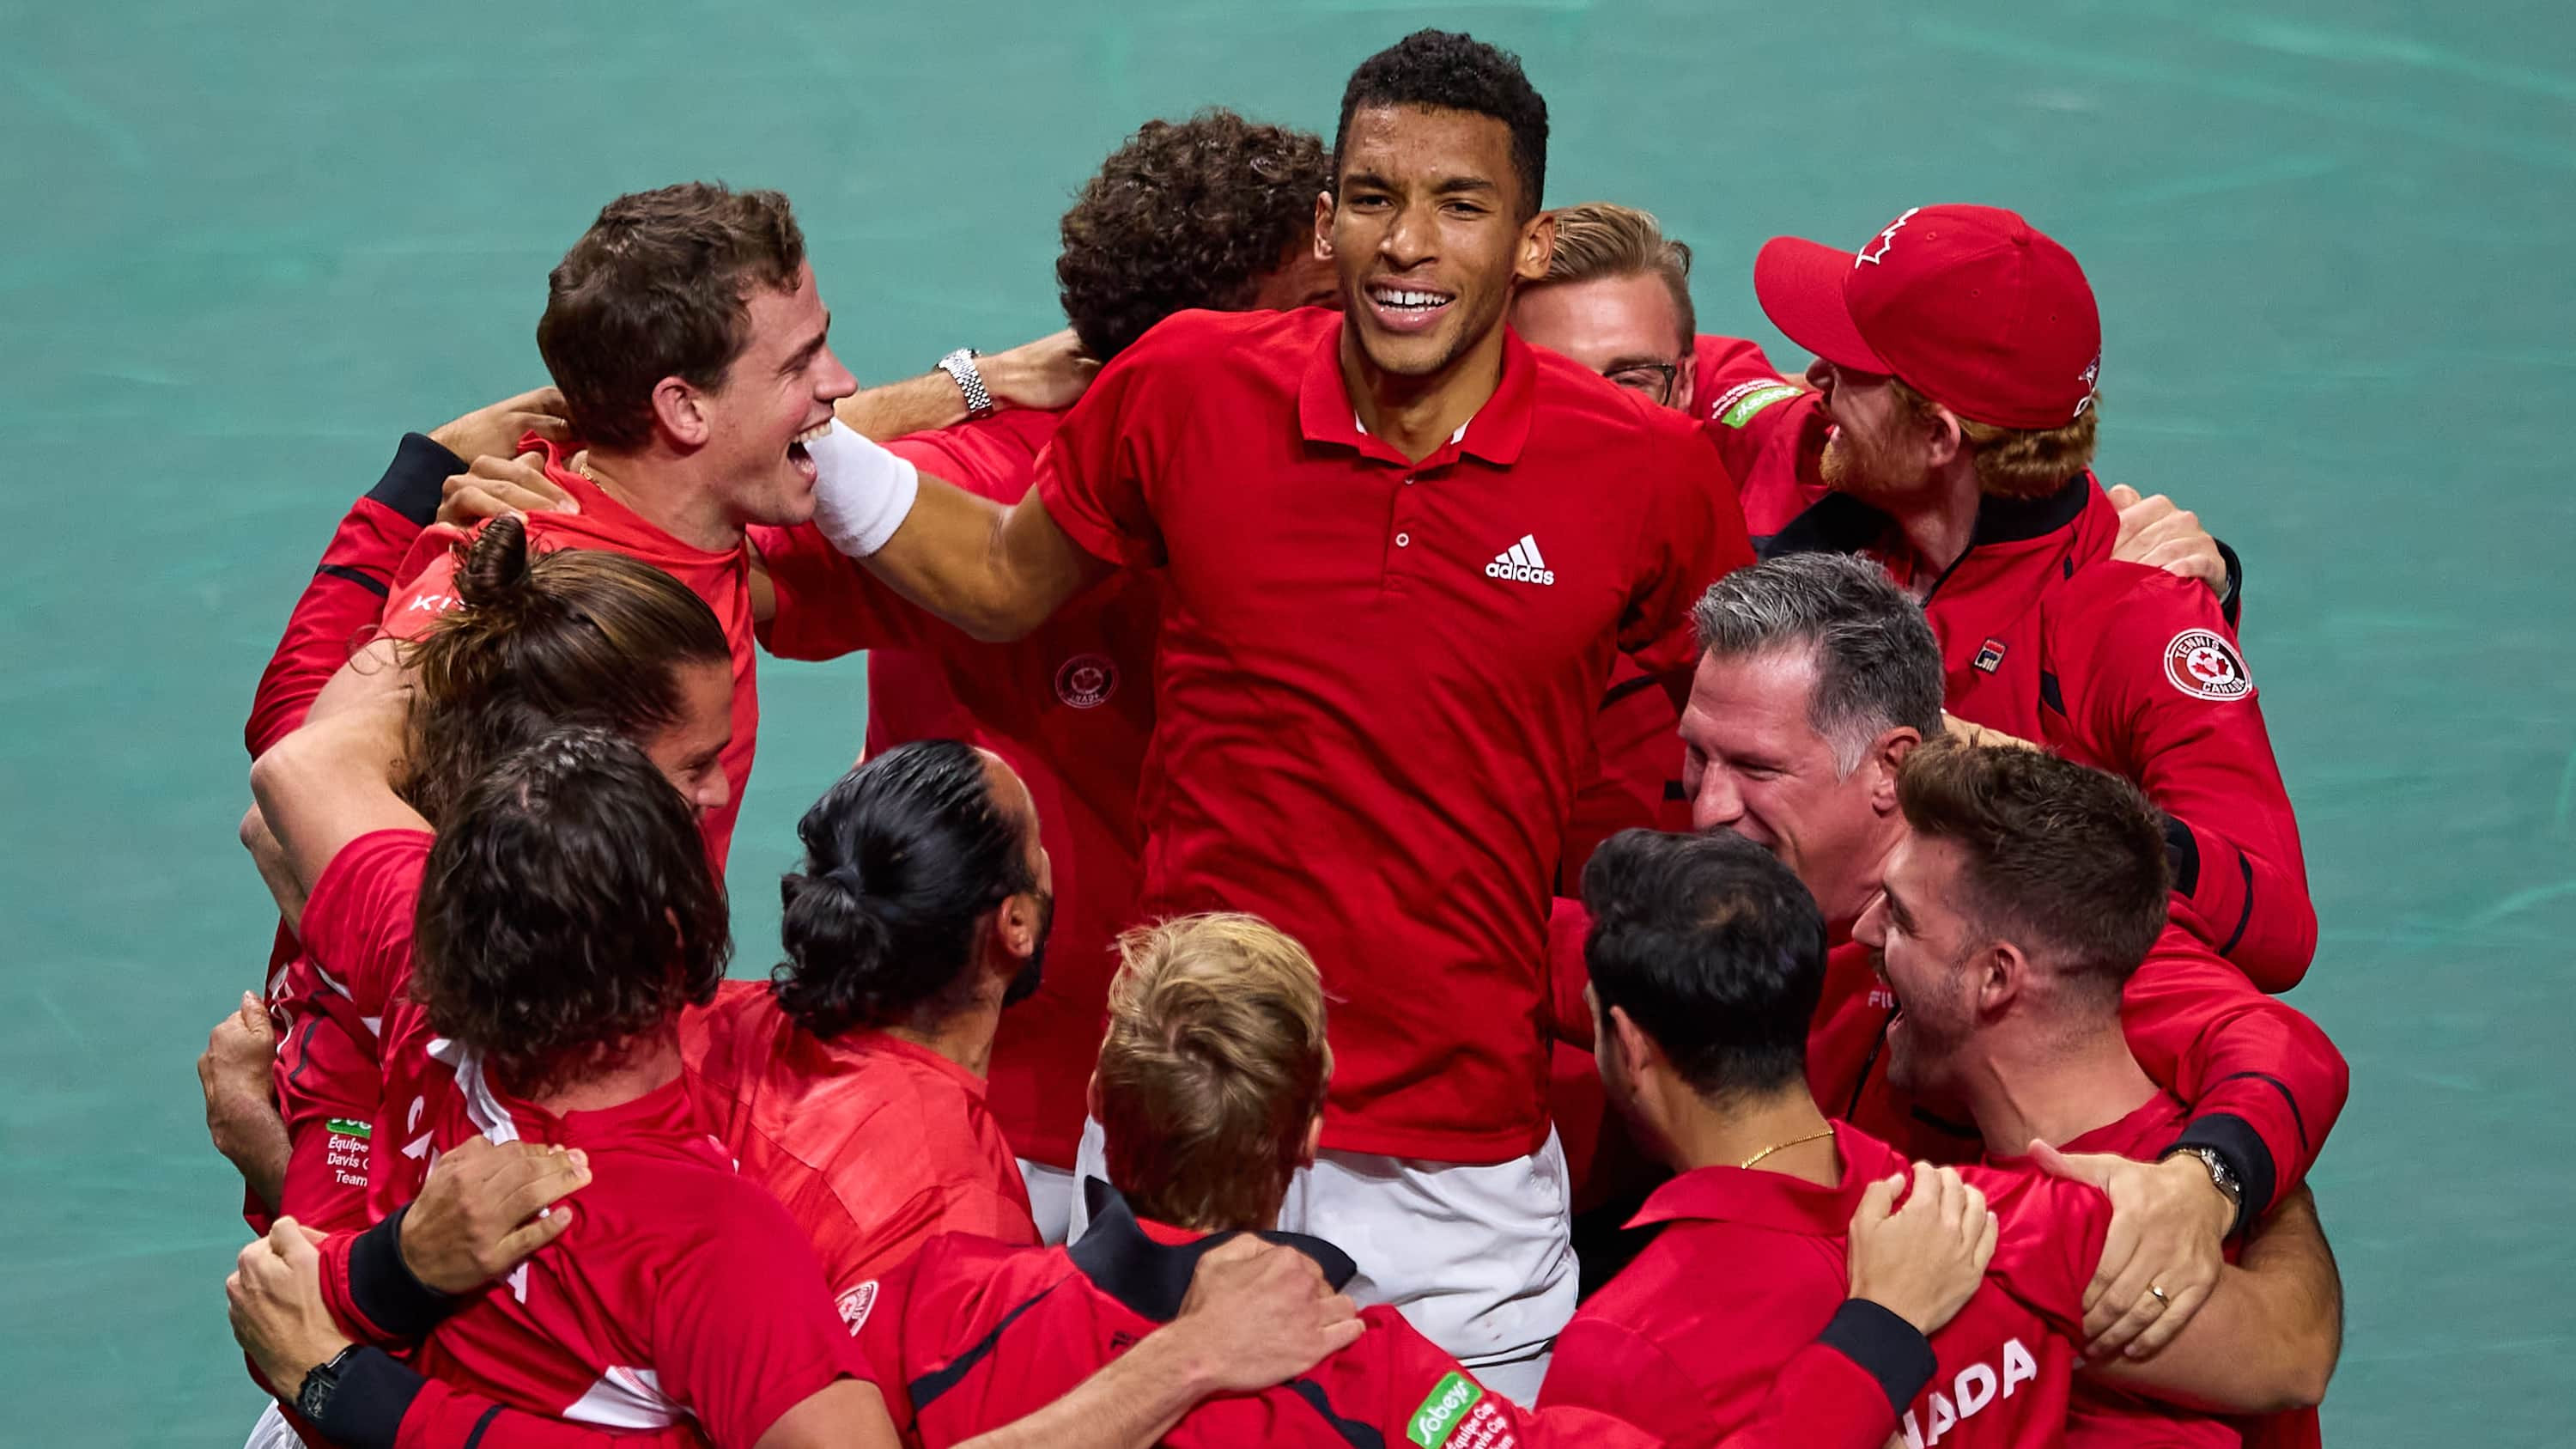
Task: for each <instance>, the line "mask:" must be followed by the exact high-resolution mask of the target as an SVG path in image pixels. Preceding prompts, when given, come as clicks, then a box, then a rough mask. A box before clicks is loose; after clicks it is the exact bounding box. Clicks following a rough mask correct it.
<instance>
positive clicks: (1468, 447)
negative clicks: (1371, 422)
mask: <svg viewBox="0 0 2576 1449" xmlns="http://www.w3.org/2000/svg"><path fill="white" fill-rule="evenodd" d="M1349 325H1350V323H1349V321H1348V320H1347V319H1342V320H1339V321H1337V322H1336V324H1335V325H1334V326H1330V327H1326V328H1324V329H1323V334H1322V336H1320V337H1319V338H1317V339H1316V343H1315V350H1314V352H1313V353H1312V354H1311V355H1309V356H1308V358H1307V359H1306V376H1305V378H1304V380H1303V381H1302V382H1301V383H1300V384H1299V385H1298V389H1297V422H1298V426H1299V428H1300V430H1301V431H1302V432H1304V434H1305V435H1306V440H1307V441H1308V442H1311V443H1334V444H1338V445H1340V446H1342V447H1345V448H1351V449H1355V450H1357V451H1358V452H1359V453H1360V454H1361V455H1362V456H1364V457H1369V458H1375V459H1377V460H1378V461H1380V462H1384V463H1393V464H1395V465H1396V466H1398V467H1401V468H1415V469H1423V468H1438V467H1442V466H1444V465H1446V464H1449V463H1454V462H1456V461H1457V460H1458V455H1459V454H1461V453H1473V454H1475V455H1476V456H1477V457H1479V458H1482V459H1484V460H1485V461H1486V462H1488V463H1491V464H1493V465H1494V466H1495V467H1497V468H1508V467H1510V466H1511V465H1512V464H1514V463H1517V462H1519V461H1520V456H1521V447H1522V445H1523V444H1525V443H1527V442H1528V441H1529V432H1530V407H1531V403H1532V400H1533V398H1534V396H1535V394H1536V392H1537V386H1536V384H1537V373H1538V361H1537V359H1536V358H1534V357H1532V356H1531V355H1530V349H1529V344H1528V343H1526V342H1523V341H1521V338H1520V334H1519V333H1517V332H1514V331H1513V330H1512V329H1511V328H1510V327H1508V326H1507V327H1505V328H1504V329H1503V375H1502V379H1501V380H1500V381H1499V382H1497V383H1495V384H1494V395H1493V396H1492V397H1489V398H1487V399H1485V405H1484V406H1483V407H1480V408H1478V409H1477V410H1476V415H1475V416H1474V417H1472V418H1469V419H1468V420H1467V422H1466V424H1465V426H1463V427H1461V428H1459V429H1458V431H1457V432H1456V433H1454V434H1452V435H1451V436H1450V438H1449V441H1448V442H1446V443H1443V444H1441V445H1440V447H1439V448H1438V450H1436V451H1435V452H1433V453H1432V454H1431V456H1429V457H1427V458H1424V459H1423V460H1421V461H1420V462H1418V463H1417V462H1415V461H1414V460H1412V459H1410V458H1407V457H1405V456H1404V455H1403V454H1402V453H1399V452H1397V451H1396V450H1395V449H1394V448H1393V447H1391V446H1390V445H1388V443H1387V442H1386V440H1385V439H1383V438H1379V437H1376V436H1374V435H1372V434H1370V433H1369V432H1368V431H1366V430H1365V429H1363V428H1362V427H1361V426H1360V419H1359V414H1358V413H1357V412H1356V411H1355V410H1353V408H1352V407H1351V396H1350V390H1349V389H1348V388H1347V387H1345V386H1343V383H1342V329H1343V328H1344V327H1347V326H1349Z"/></svg>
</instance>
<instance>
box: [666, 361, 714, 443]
mask: <svg viewBox="0 0 2576 1449" xmlns="http://www.w3.org/2000/svg"><path fill="white" fill-rule="evenodd" d="M653 421H654V422H655V423H657V424H659V425H660V426H661V429H662V431H663V432H665V433H668V434H669V435H670V437H671V441H672V442H674V443H677V444H679V445H680V446H681V447H683V448H703V447H705V446H706V445H707V440H708V439H710V438H712V437H714V436H715V428H714V426H713V425H712V424H711V423H710V422H709V421H708V419H707V410H706V394H704V393H702V392H700V391H698V389H697V388H696V387H694V386H692V385H691V384H689V383H688V382H687V381H686V380H684V379H681V378H677V377H666V378H664V379H662V380H661V381H660V382H657V383H655V384H653Z"/></svg>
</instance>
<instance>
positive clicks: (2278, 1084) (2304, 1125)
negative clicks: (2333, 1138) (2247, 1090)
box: [2209, 1072, 2317, 1153]
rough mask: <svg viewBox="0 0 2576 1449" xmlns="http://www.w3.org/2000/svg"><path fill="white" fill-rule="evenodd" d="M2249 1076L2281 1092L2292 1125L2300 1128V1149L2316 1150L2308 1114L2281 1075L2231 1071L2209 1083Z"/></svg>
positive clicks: (2303, 1150) (2213, 1084)
mask: <svg viewBox="0 0 2576 1449" xmlns="http://www.w3.org/2000/svg"><path fill="white" fill-rule="evenodd" d="M2247 1077H2251V1078H2253V1079H2254V1080H2255V1081H2258V1082H2268V1083H2270V1084H2271V1086H2272V1090H2273V1091H2275V1092H2278V1093H2280V1094H2281V1100H2282V1101H2283V1102H2286V1103H2288V1104H2289V1108H2290V1125H2291V1126H2292V1127H2293V1128H2296V1129H2297V1130H2298V1134H2299V1151H2300V1152H2302V1153H2310V1152H2314V1151H2316V1150H2317V1149H2316V1145H2315V1144H2314V1143H2311V1142H2310V1141H2308V1117H2307V1114H2306V1113H2304V1112H2302V1111H2300V1110H2299V1099H2298V1097H2297V1095H2296V1094H2294V1093H2292V1092H2291V1091H2290V1084H2289V1083H2287V1082H2285V1081H2282V1080H2281V1079H2280V1078H2279V1077H2276V1076H2273V1075H2272V1074H2271V1073H2270V1072H2230V1073H2228V1074H2227V1075H2226V1076H2223V1077H2221V1078H2219V1079H2218V1081H2217V1082H2212V1083H2210V1084H2209V1085H2210V1086H2212V1087H2215V1086H2217V1085H2218V1084H2219V1082H2234V1081H2239V1080H2242V1079H2244V1078H2247Z"/></svg>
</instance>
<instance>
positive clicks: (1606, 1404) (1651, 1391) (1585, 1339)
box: [1538, 1314, 1895, 1449]
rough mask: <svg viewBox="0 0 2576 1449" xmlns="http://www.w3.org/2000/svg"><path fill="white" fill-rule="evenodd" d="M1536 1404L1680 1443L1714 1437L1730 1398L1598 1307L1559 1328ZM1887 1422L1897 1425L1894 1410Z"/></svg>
mask: <svg viewBox="0 0 2576 1449" xmlns="http://www.w3.org/2000/svg"><path fill="white" fill-rule="evenodd" d="M1538 1407H1539V1409H1540V1410H1541V1411H1542V1412H1546V1411H1553V1410H1561V1409H1590V1410H1593V1411H1595V1412H1598V1413H1603V1414H1609V1415H1612V1416H1613V1417H1615V1418H1618V1419H1620V1420H1621V1421H1623V1422H1625V1423H1630V1424H1634V1425H1636V1426H1637V1427H1638V1428H1641V1429H1644V1430H1645V1431H1647V1432H1648V1433H1649V1434H1652V1435H1654V1436H1655V1437H1656V1438H1658V1439H1660V1440H1662V1441H1663V1442H1664V1443H1666V1444H1670V1445H1673V1446H1675V1449H1680V1446H1684V1445H1705V1444H1714V1443H1716V1442H1717V1441H1718V1436H1719V1434H1720V1432H1721V1427H1722V1423H1723V1419H1724V1412H1725V1409H1726V1407H1727V1406H1725V1405H1723V1404H1718V1403H1713V1402H1711V1401H1710V1400H1709V1399H1708V1398H1707V1397H1705V1396H1703V1394H1702V1393H1701V1391H1700V1386H1699V1384H1698V1383H1697V1382H1696V1381H1695V1380H1694V1378H1693V1377H1692V1375H1691V1374H1689V1373H1687V1372H1685V1371H1683V1369H1682V1366H1681V1365H1680V1364H1677V1363H1675V1362H1673V1360H1672V1358H1671V1356H1670V1355H1668V1354H1666V1353H1665V1352H1664V1351H1663V1349H1662V1348H1661V1347H1659V1346H1657V1345H1656V1344H1655V1342H1654V1341H1653V1340H1651V1339H1649V1338H1647V1337H1645V1336H1644V1335H1642V1334H1639V1333H1637V1332H1635V1331H1633V1330H1631V1329H1629V1328H1627V1327H1625V1326H1623V1325H1621V1324H1617V1323H1613V1322H1611V1321H1609V1320H1608V1319H1607V1318H1604V1317H1601V1316H1600V1315H1598V1314H1577V1315H1575V1318H1574V1321H1573V1322H1571V1323H1569V1324H1567V1325H1566V1326H1565V1331H1564V1332H1563V1333H1560V1334H1558V1335H1557V1338H1556V1356H1555V1357H1554V1358H1553V1359H1551V1360H1549V1362H1548V1366H1547V1379H1546V1381H1545V1382H1544V1383H1542V1384H1541V1385H1540V1386H1539V1392H1538ZM1888 1423H1889V1428H1890V1429H1893V1428H1894V1427H1895V1420H1894V1418H1893V1417H1892V1416H1891V1417H1890V1419H1889V1421H1888ZM1880 1437H1881V1438H1882V1439H1884V1438H1885V1435H1881V1436H1880Z"/></svg>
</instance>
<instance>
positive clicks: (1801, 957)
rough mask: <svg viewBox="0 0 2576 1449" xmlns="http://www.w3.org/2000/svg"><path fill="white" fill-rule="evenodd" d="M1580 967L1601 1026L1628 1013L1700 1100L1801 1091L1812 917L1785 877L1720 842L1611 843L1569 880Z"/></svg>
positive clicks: (1659, 837) (1819, 921)
mask: <svg viewBox="0 0 2576 1449" xmlns="http://www.w3.org/2000/svg"><path fill="white" fill-rule="evenodd" d="M1583 903H1584V905H1585V906H1586V907H1587V908H1588V909H1589V910H1590V911H1591V913H1592V930H1591V933H1590V934H1589V935H1588V936H1586V937H1585V938H1584V943H1583V959H1584V963H1585V965H1586V966H1587V967H1588V968H1589V969H1590V971H1591V973H1592V994H1593V996H1594V997H1595V998H1596V999H1597V1000H1599V1002H1600V1003H1601V1011H1602V1014H1603V1016H1604V1017H1605V1018H1606V1017H1607V1016H1608V1014H1609V1012H1610V1009H1611V1008H1612V1007H1617V1008H1619V1009H1620V1010H1622V1011H1625V1012H1626V1013H1627V1014H1628V1019H1629V1020H1630V1021H1632V1022H1635V1023H1636V1025H1637V1029H1638V1030H1639V1031H1641V1032H1644V1033H1645V1034H1646V1035H1647V1036H1648V1037H1650V1038H1652V1039H1653V1041H1654V1042H1655V1044H1656V1045H1657V1046H1659V1047H1661V1048H1663V1051H1664V1055H1665V1056H1666V1057H1668V1058H1670V1059H1671V1061H1672V1064H1673V1070H1675V1071H1676V1072H1678V1073H1680V1074H1681V1078H1682V1080H1683V1081H1685V1082H1688V1083H1689V1084H1690V1085H1691V1089H1692V1090H1693V1091H1696V1092H1698V1093H1699V1094H1700V1095H1701V1096H1702V1097H1704V1098H1707V1099H1708V1100H1710V1101H1723V1100H1730V1099H1741V1098H1746V1097H1761V1096H1767V1095H1769V1094H1771V1093H1773V1092H1777V1091H1781V1090H1784V1089H1786V1088H1788V1087H1790V1086H1792V1085H1794V1084H1798V1083H1802V1082H1804V1081H1805V1080H1806V1071H1807V1030H1808V1026H1809V1023H1810V1019H1811V1018H1813V1017H1814V1015H1815V1013H1816V1002H1817V1000H1818V998H1819V997H1821V996H1822V995H1823V993H1824V986H1825V918H1824V914H1823V913H1822V912H1821V911H1819V910H1817V909H1816V899H1815V897H1814V896H1811V895H1809V894H1808V893H1807V888H1806V886H1804V885H1803V884H1801V883H1800V882H1799V880H1798V877H1797V874H1796V872H1794V871H1792V870H1790V869H1789V867H1788V866H1786V865H1783V864H1782V863H1781V862H1780V861H1779V860H1778V859H1777V858H1776V857H1774V856H1773V855H1772V854H1771V853H1770V852H1769V851H1767V850H1764V849H1763V848H1762V847H1760V846H1758V845H1755V844H1754V843H1753V842H1751V841H1749V840H1746V839H1744V838H1743V837H1741V836H1738V835H1735V834H1733V833H1731V832H1724V831H1720V832H1717V833H1714V834H1706V835H1666V834H1661V833H1658V832H1655V831H1651V830H1623V831H1621V832H1619V833H1618V834H1617V835H1614V836H1612V837H1610V839H1609V840H1607V841H1606V842H1604V843H1603V844H1602V846H1601V848H1600V849H1599V850H1596V851H1594V852H1593V854H1592V859H1591V860H1590V862H1588V863H1587V864H1586V865H1585V866H1584V867H1583Z"/></svg>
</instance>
